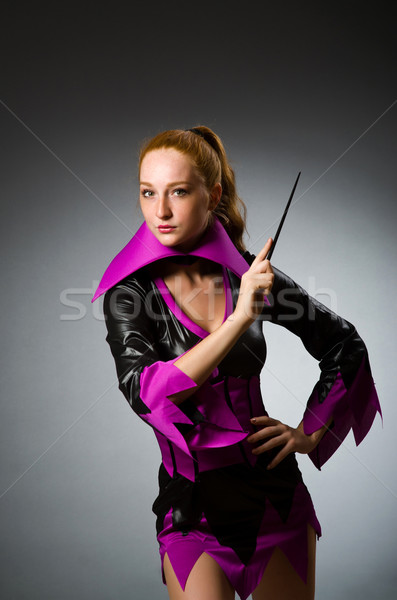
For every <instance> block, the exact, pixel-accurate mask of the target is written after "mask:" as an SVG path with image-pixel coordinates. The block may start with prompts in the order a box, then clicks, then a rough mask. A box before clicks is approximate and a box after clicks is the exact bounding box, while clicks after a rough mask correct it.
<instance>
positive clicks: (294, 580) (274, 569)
mask: <svg viewBox="0 0 397 600" xmlns="http://www.w3.org/2000/svg"><path fill="white" fill-rule="evenodd" d="M308 545H309V547H308V550H309V553H308V566H307V583H306V584H305V583H304V582H303V581H302V579H301V578H300V577H299V575H298V573H297V572H296V571H295V569H294V568H293V567H292V565H291V563H290V562H289V560H288V558H287V557H286V556H285V555H284V553H283V552H282V551H281V550H280V549H279V548H276V549H275V551H274V552H273V555H272V557H271V559H270V561H269V564H268V565H267V567H266V571H265V573H264V575H263V577H262V580H261V582H260V583H259V585H258V587H257V588H256V590H255V591H254V592H253V593H252V598H253V600H291V599H292V598H293V600H314V583H315V564H316V532H315V531H314V529H313V528H312V527H311V526H310V525H308Z"/></svg>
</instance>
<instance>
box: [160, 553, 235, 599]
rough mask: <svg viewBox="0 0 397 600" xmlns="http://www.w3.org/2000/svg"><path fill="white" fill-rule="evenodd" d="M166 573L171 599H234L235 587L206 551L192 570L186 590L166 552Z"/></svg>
mask: <svg viewBox="0 0 397 600" xmlns="http://www.w3.org/2000/svg"><path fill="white" fill-rule="evenodd" d="M163 566H164V575H165V579H166V582H167V589H168V594H169V597H170V600H234V598H235V594H234V589H233V587H232V585H231V583H230V581H229V580H228V578H227V577H226V575H225V573H224V572H223V571H222V569H221V567H220V566H219V565H218V563H217V562H216V560H214V559H213V558H212V557H211V556H209V554H206V553H205V552H204V553H203V554H202V555H201V556H200V558H199V559H198V560H197V561H196V563H195V565H194V567H193V569H192V570H191V571H190V574H189V577H188V579H187V582H186V586H185V591H183V590H182V588H181V586H180V584H179V581H178V579H177V577H176V575H175V572H174V569H173V568H172V565H171V562H170V560H169V558H168V555H167V554H166V555H165V556H164V564H163Z"/></svg>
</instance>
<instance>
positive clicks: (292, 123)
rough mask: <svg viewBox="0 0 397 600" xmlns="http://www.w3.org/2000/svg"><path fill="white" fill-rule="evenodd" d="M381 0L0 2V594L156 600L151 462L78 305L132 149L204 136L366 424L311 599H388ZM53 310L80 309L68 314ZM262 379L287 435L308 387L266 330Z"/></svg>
mask: <svg viewBox="0 0 397 600" xmlns="http://www.w3.org/2000/svg"><path fill="white" fill-rule="evenodd" d="M393 6H395V3H390V5H389V4H388V3H386V2H369V3H365V6H363V4H362V3H360V2H349V1H348V2H339V3H335V2H325V3H323V2H279V3H274V2H267V1H265V2H252V1H248V2H244V3H237V2H231V3H230V2H229V3H224V2H211V3H200V4H198V3H197V4H193V3H189V2H175V1H173V2H168V3H160V2H159V3H139V4H138V5H136V4H135V3H130V4H127V5H126V7H123V6H122V4H121V3H113V4H112V5H110V4H108V3H107V4H106V5H105V4H97V3H93V2H82V3H73V2H71V3H57V2H55V3H54V2H53V3H49V4H45V3H29V4H26V5H25V4H21V3H18V4H17V5H14V6H13V7H11V5H9V6H7V8H3V9H2V25H1V27H2V32H1V44H2V48H1V61H2V75H1V95H0V99H1V110H0V118H1V130H2V133H1V140H2V144H1V152H2V156H1V165H2V175H1V177H2V181H1V194H2V199H1V207H2V219H1V226H2V235H1V245H2V248H1V251H2V282H3V285H2V294H1V302H2V309H1V310H2V317H3V325H2V342H3V343H2V361H1V364H2V368H3V369H2V371H3V372H2V379H1V384H2V393H1V421H0V432H1V435H0V457H1V459H0V460H1V481H0V483H1V485H0V490H1V491H0V519H1V536H0V548H1V550H0V551H1V560H0V571H1V573H0V580H1V589H0V593H1V597H2V598H7V599H22V598H29V600H35V599H40V600H47V599H59V600H64V599H65V600H66V599H69V598H76V599H78V600H86V599H91V598H95V599H96V600H105V599H106V600H107V599H110V598H112V599H117V600H127V599H128V600H129V599H136V598H143V597H151V598H153V599H161V598H166V597H167V592H166V588H165V586H163V584H162V582H161V577H160V563H159V559H158V554H157V542H156V540H155V535H154V515H152V513H151V503H152V501H153V499H154V497H155V495H156V485H157V482H156V473H157V467H158V464H159V459H160V454H159V451H158V449H157V447H156V444H155V439H154V436H153V434H152V432H151V430H150V428H148V427H145V425H144V424H143V423H142V422H141V421H140V420H139V419H138V418H137V417H136V416H135V415H134V413H133V412H132V411H131V409H130V407H129V406H128V404H127V402H126V401H125V400H124V398H123V396H122V394H121V392H120V391H119V390H118V389H117V382H116V377H115V368H114V364H113V359H112V357H111V355H110V352H109V349H108V346H107V344H106V342H105V325H104V323H103V320H102V316H101V314H102V313H101V311H102V301H101V300H99V301H98V302H96V303H95V304H93V305H92V304H90V300H91V296H92V293H93V291H94V289H95V288H96V285H97V283H98V280H99V279H100V277H101V275H102V273H103V271H104V269H105V268H106V266H107V265H108V263H109V262H110V260H111V258H113V256H114V255H115V254H116V253H117V252H118V251H119V250H120V249H121V248H122V247H123V246H124V245H125V243H126V242H127V241H128V240H129V239H130V237H131V236H132V235H133V233H134V232H135V231H136V229H137V228H138V226H139V225H140V224H141V222H142V220H141V216H140V214H139V212H138V210H137V208H136V199H137V180H136V159H137V153H138V147H139V144H140V143H141V142H142V140H143V138H144V137H147V136H151V135H153V134H155V133H157V132H158V131H160V130H163V129H165V128H173V127H181V128H186V127H191V126H194V125H197V124H206V125H208V126H210V127H212V128H213V129H214V130H215V131H216V132H217V133H218V134H219V135H220V136H221V138H222V139H223V141H224V143H225V146H226V149H227V151H228V153H229V157H230V160H231V162H232V165H233V167H234V169H235V171H236V176H237V183H238V188H239V192H240V194H241V196H242V197H243V199H244V200H245V202H246V204H247V207H248V231H249V233H250V237H249V238H246V243H247V246H248V248H249V249H250V250H251V251H252V252H258V251H259V250H260V249H261V248H262V246H263V244H264V243H265V241H266V239H267V236H269V235H274V233H275V230H276V227H277V223H278V220H279V219H280V217H281V214H282V210H283V206H284V204H285V202H286V199H287V198H288V195H289V192H290V189H291V187H292V184H293V182H294V180H295V177H296V175H297V173H298V171H302V176H301V180H300V182H299V186H298V189H297V192H296V195H295V201H294V205H293V207H292V208H291V210H290V214H289V216H288V219H287V221H286V224H285V228H284V230H283V233H282V236H281V237H280V242H279V245H278V248H277V250H276V252H275V254H274V257H273V263H274V264H275V265H276V266H278V267H279V268H280V269H282V270H284V271H286V272H287V273H289V274H290V275H291V276H292V277H293V278H294V279H295V280H297V281H298V282H299V283H301V284H302V285H303V286H304V287H306V288H308V289H309V291H310V292H311V293H312V294H313V295H315V296H316V297H317V298H318V299H319V300H323V301H324V302H325V303H326V304H328V305H329V306H331V307H332V308H335V309H336V310H337V311H338V312H339V313H340V314H341V315H342V316H344V317H346V318H347V319H349V320H351V321H352V322H353V323H354V324H355V325H356V327H357V329H358V331H359V332H360V334H361V335H362V337H363V338H364V340H365V342H366V343H367V346H368V349H369V354H370V359H371V364H372V370H373V375H374V379H375V382H376V385H377V389H378V393H379V396H380V400H381V403H382V408H383V412H384V424H383V427H382V424H381V420H380V418H379V417H377V418H376V421H375V423H374V426H373V429H372V430H371V432H370V434H369V435H368V437H367V438H366V439H365V441H364V442H363V443H362V445H361V446H360V447H359V448H356V447H355V445H354V440H353V438H352V437H351V436H349V437H348V438H347V440H346V442H345V443H344V444H343V447H341V448H340V450H339V451H338V453H337V454H336V455H334V457H333V458H332V459H331V460H330V461H329V463H327V464H326V465H325V466H324V468H323V470H322V472H321V473H320V472H317V471H316V469H315V468H314V467H313V465H312V464H311V463H310V461H309V460H308V459H307V457H306V456H299V464H300V466H301V469H302V471H303V474H304V478H305V481H306V484H307V485H308V487H309V489H310V491H311V494H312V497H313V501H314V503H315V506H316V510H317V514H318V517H319V519H320V522H321V523H322V527H323V537H322V538H321V540H320V542H319V545H318V568H317V580H318V593H317V598H318V599H320V600H328V599H331V598H332V599H333V598H335V597H336V598H340V599H341V600H344V599H347V598H351V597H360V598H362V600H366V599H368V600H369V599H371V600H372V599H373V598H374V597H376V598H380V599H391V598H395V594H396V591H397V581H396V570H395V560H396V546H397V544H396V517H397V515H396V505H397V503H396V497H397V496H396V494H397V483H396V474H395V452H396V441H395V440H396V436H395V427H394V424H395V421H396V403H395V394H394V389H395V380H394V377H395V368H396V367H395V365H396V348H395V293H396V285H395V261H396V243H395V222H396V204H395V190H396V183H397V181H396V152H395V150H396V128H395V125H396V105H395V104H394V103H395V102H396V97H397V94H396V79H395V64H396V63H395V59H396V47H395V14H393V9H392V7H393ZM71 302H74V304H73V305H72V304H71ZM266 335H267V337H268V342H269V358H268V362H267V365H266V368H265V369H264V371H263V379H262V389H263V395H264V398H265V402H266V406H267V408H268V410H269V412H270V414H272V415H273V416H275V417H277V418H280V419H282V420H285V421H286V422H287V423H289V424H291V425H295V424H297V423H298V422H299V420H300V418H301V416H302V413H303V409H304V405H305V403H306V399H307V397H308V395H309V393H310V391H311V389H312V387H313V385H314V383H315V381H316V380H317V378H318V366H317V363H316V362H315V361H314V360H313V359H312V358H311V357H310V356H308V355H307V354H306V353H305V351H304V349H303V347H302V345H301V343H300V341H299V340H297V339H295V338H294V337H293V336H291V335H290V334H288V333H286V332H285V331H283V330H282V329H281V328H279V327H274V326H272V325H270V324H268V325H267V326H266Z"/></svg>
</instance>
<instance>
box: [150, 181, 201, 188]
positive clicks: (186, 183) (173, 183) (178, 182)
mask: <svg viewBox="0 0 397 600" xmlns="http://www.w3.org/2000/svg"><path fill="white" fill-rule="evenodd" d="M182 184H183V185H191V182H190V181H171V183H169V184H168V186H169V187H172V186H173V185H182ZM140 185H148V186H149V187H150V186H153V184H152V183H149V181H141V182H140ZM153 187H154V186H153Z"/></svg>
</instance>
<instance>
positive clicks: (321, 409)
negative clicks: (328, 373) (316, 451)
mask: <svg viewBox="0 0 397 600" xmlns="http://www.w3.org/2000/svg"><path fill="white" fill-rule="evenodd" d="M346 391H347V390H346V388H345V384H344V383H343V379H342V375H341V374H340V373H338V374H337V376H336V379H335V382H334V384H333V386H332V388H331V389H330V391H329V393H328V395H327V397H326V399H325V400H324V402H321V403H320V402H319V401H318V395H317V394H316V392H314V393H313V395H312V396H311V398H310V399H309V402H308V403H307V407H306V410H305V414H304V415H303V425H304V432H305V433H306V435H310V434H311V433H313V432H314V431H317V429H320V428H321V427H323V426H324V425H325V424H326V422H327V421H328V419H329V418H330V417H332V415H335V410H336V408H337V407H338V405H339V409H342V408H343V406H342V405H340V403H341V401H343V400H344V399H345V397H346ZM343 412H345V411H343Z"/></svg>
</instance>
